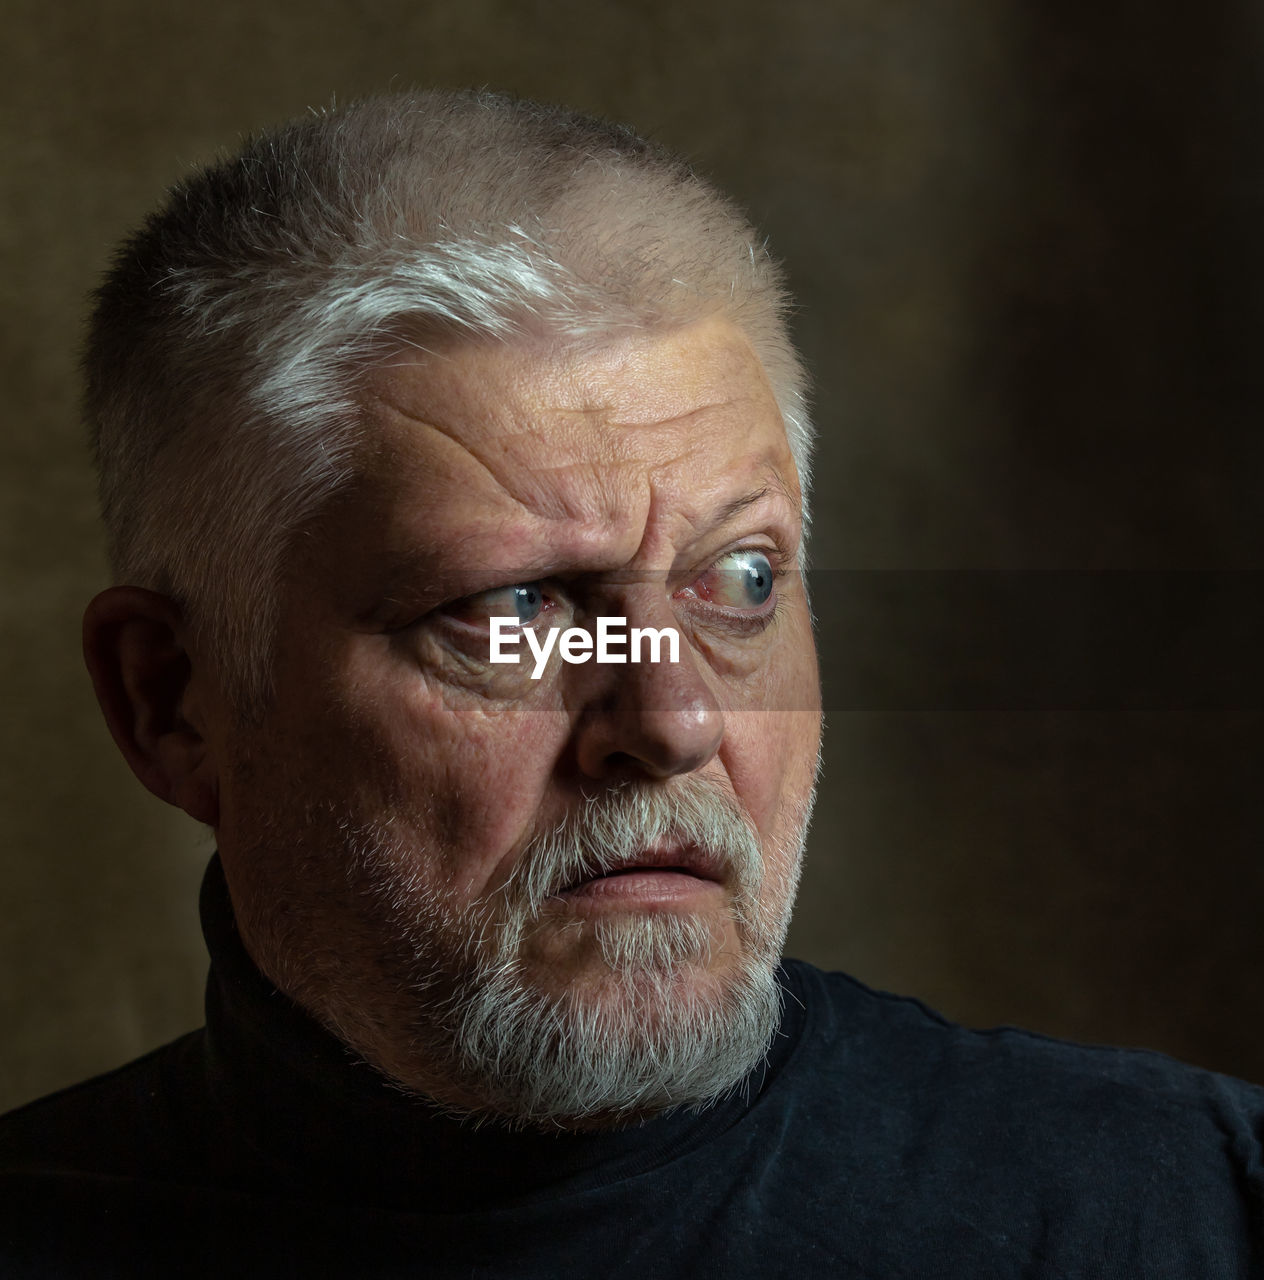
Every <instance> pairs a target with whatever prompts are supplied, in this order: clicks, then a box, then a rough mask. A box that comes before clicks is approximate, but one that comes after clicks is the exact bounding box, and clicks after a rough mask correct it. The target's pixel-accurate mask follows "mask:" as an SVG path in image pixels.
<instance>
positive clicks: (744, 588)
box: [698, 551, 774, 609]
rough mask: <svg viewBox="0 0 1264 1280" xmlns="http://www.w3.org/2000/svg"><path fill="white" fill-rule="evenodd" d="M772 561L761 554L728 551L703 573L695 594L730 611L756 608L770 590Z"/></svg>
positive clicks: (765, 598)
mask: <svg viewBox="0 0 1264 1280" xmlns="http://www.w3.org/2000/svg"><path fill="white" fill-rule="evenodd" d="M773 578H774V574H773V568H772V562H771V561H770V560H769V559H768V557H767V556H766V555H764V553H763V552H762V551H730V552H729V554H728V555H726V556H722V557H721V558H720V559H719V560H717V561H716V562H715V564H713V565H712V566H711V568H710V569H708V570H707V571H706V573H705V574H703V576H702V578H701V579H700V580H699V582H698V590H699V594H700V595H702V596H703V597H704V598H705V599H707V600H713V601H714V602H715V603H716V604H722V605H726V606H728V607H729V608H730V609H758V608H759V607H760V606H761V605H763V604H765V603H767V601H768V598H769V597H770V596H771V595H772V587H773Z"/></svg>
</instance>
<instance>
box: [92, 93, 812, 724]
mask: <svg viewBox="0 0 1264 1280" xmlns="http://www.w3.org/2000/svg"><path fill="white" fill-rule="evenodd" d="M786 305H787V302H786V296H785V292H784V288H783V284H782V277H781V272H780V270H779V268H778V266H777V264H776V263H775V262H774V260H773V259H772V257H771V256H770V254H769V253H768V250H767V247H766V245H765V244H764V242H763V241H762V239H761V238H760V237H759V236H758V235H757V234H756V233H755V231H754V230H753V229H752V227H751V226H750V224H749V223H748V221H747V220H746V218H745V217H744V216H743V215H742V213H741V212H740V211H739V210H738V209H737V208H736V207H735V206H734V205H733V204H732V203H730V202H729V201H728V200H727V199H726V198H725V197H723V196H722V195H720V194H719V193H718V192H717V191H716V190H715V189H714V188H713V187H711V186H710V185H709V184H708V183H707V182H705V181H704V180H703V179H702V178H700V177H699V176H698V175H697V174H696V173H694V172H693V171H692V170H691V169H690V167H689V166H688V165H686V164H685V163H684V162H682V161H681V160H679V159H677V158H675V157H673V156H671V155H669V154H667V153H666V152H664V151H663V150H661V149H660V148H658V147H657V146H655V145H653V144H651V143H648V142H646V141H645V140H643V139H641V138H639V137H637V136H636V135H635V134H633V133H632V132H630V131H629V130H627V129H624V128H622V127H619V126H615V125H611V124H609V123H606V122H603V121H599V120H595V119H591V118H588V117H585V116H582V115H578V114H576V113H574V112H571V111H568V110H564V109H561V108H556V107H549V106H542V105H540V104H537V103H532V102H527V101H521V100H516V99H512V98H509V97H506V96H503V95H500V94H494V93H488V92H417V93H404V94H395V95H389V96H381V97H374V98H370V99H366V100H364V101H361V102H357V103H353V104H350V105H346V106H340V107H336V108H331V109H329V110H326V111H322V112H317V113H313V114H311V115H309V116H307V117H305V118H302V119H299V120H295V121H293V122H291V123H289V124H285V125H282V126H280V127H278V128H276V129H274V130H270V131H267V132H264V133H261V134H258V135H257V136H254V137H252V138H250V139H248V140H247V141H246V143H245V145H244V146H243V147H242V149H241V150H240V151H239V152H238V153H237V154H236V155H234V156H232V157H230V158H226V159H222V160H220V161H218V162H216V163H214V164H212V165H210V166H209V167H207V168H206V169H204V170H202V171H200V172H197V173H195V174H193V175H192V176H190V177H188V178H187V179H185V180H184V181H182V182H180V183H179V184H178V185H177V186H175V187H174V188H173V189H172V191H171V193H170V195H169V198H168V200H167V202H166V204H165V205H164V207H162V208H161V209H160V210H159V211H158V212H157V213H155V214H153V215H152V216H151V217H150V218H149V219H148V221H147V222H145V223H144V225H143V226H142V227H141V228H140V230H139V231H138V232H137V233H136V234H135V235H134V236H132V237H131V238H130V239H129V240H128V241H126V242H125V243H124V245H123V246H122V248H121V249H120V251H119V253H118V255H117V258H116V260H115V262H114V265H113V268H112V270H111V271H110V272H109V274H108V276H107V277H106V279H105V281H104V283H103V285H102V287H101V288H100V289H99V290H98V291H97V294H96V306H95V311H94V314H93V318H92V324H91V328H90V333H89V337H88V341H87V345H86V350H85V359H84V366H85V375H86V395H85V410H86V417H87V421H88V425H89V431H90V435H91V439H92V443H93V449H94V452H95V456H96V461H97V467H98V473H99V477H100V492H101V506H102V512H103V517H104V522H105V527H106V533H107V541H108V550H109V556H110V561H111V567H112V571H113V574H114V577H115V581H116V582H120V583H130V584H134V585H137V586H143V587H148V588H150V589H152V590H155V591H159V592H162V593H164V594H166V595H168V596H170V597H171V598H173V599H174V600H176V601H177V602H178V603H179V604H180V605H181V607H182V608H183V609H184V611H185V615H186V618H187V620H188V622H189V625H190V626H191V627H192V628H193V630H194V633H195V634H196V635H197V636H198V638H199V641H200V643H202V644H203V645H205V646H206V648H207V651H208V652H209V653H210V655H211V656H212V658H213V660H214V662H215V664H216V666H217V668H218V670H219V673H220V676H221V679H222V681H223V683H224V686H225V688H226V689H227V690H228V692H229V694H230V696H231V697H232V698H233V700H234V702H235V704H236V707H237V709H238V711H239V712H240V713H241V715H242V716H243V717H246V718H250V717H253V716H255V715H257V714H258V713H259V712H260V711H261V710H262V708H263V707H265V706H266V704H267V700H268V697H269V694H270V689H271V683H270V679H271V675H270V673H271V655H272V645H273V639H274V634H275V625H276V585H277V583H278V581H279V579H280V575H281V573H282V572H283V569H284V562H285V554H286V551H287V548H288V547H289V545H290V543H291V541H292V539H293V537H294V536H295V534H296V532H297V531H298V530H299V529H300V528H301V527H302V526H303V525H304V523H306V522H307V521H309V520H310V519H311V518H312V517H313V516H314V515H315V514H316V512H317V511H319V509H320V507H321V506H322V504H323V503H324V502H326V501H327V500H328V499H329V498H331V497H332V496H333V495H334V494H335V493H337V492H338V491H339V490H340V488H342V487H343V486H344V485H345V484H346V483H347V482H348V481H349V480H350V479H351V478H352V477H353V476H354V474H355V463H356V456H357V447H358V445H359V444H360V442H361V441H362V439H363V431H364V424H363V421H362V415H361V413H360V411H359V409H358V407H357V394H358V388H359V387H360V385H361V379H362V377H363V375H364V372H365V370H366V369H367V368H368V367H369V366H370V365H371V364H372V362H373V361H374V359H375V358H379V359H380V358H381V357H382V356H383V355H384V354H385V353H386V352H387V351H388V350H390V349H392V348H393V347H395V346H398V345H399V344H400V342H401V341H418V340H422V341H424V340H425V339H426V338H427V337H430V338H434V339H437V340H443V339H452V340H460V339H463V338H467V337H468V338H470V339H480V338H481V339H491V340H506V341H508V340H512V339H513V338H515V337H518V336H539V335H543V336H546V337H548V338H550V339H551V340H555V341H557V342H559V343H577V344H583V343H586V342H597V341H600V340H602V339H604V338H606V337H608V336H616V335H618V334H620V333H624V332H635V331H646V330H657V329H667V328H671V327H675V326H678V325H681V324H685V323H688V322H690V321H691V320H694V319H697V318H700V317H701V316H703V315H709V314H716V313H718V314H722V315H724V316H726V317H727V318H729V319H730V320H732V321H733V322H734V323H735V324H736V325H737V326H738V327H739V328H740V329H741V330H742V331H743V332H744V333H745V335H746V337H747V339H748V341H749V342H750V343H751V346H752V348H753V349H754V351H755V354H756V356H757V357H758V358H759V360H760V361H761V363H762V364H763V366H764V369H765V371H766V373H767V374H768V377H769V380H770V382H771V384H772V388H773V391H774V394H775V396H776V398H777V402H778V405H779V407H780V409H781V412H782V415H783V417H784V419H785V423H786V429H787V435H788V438H789V441H790V445H791V449H792V451H793V453H794V456H795V460H796V462H797V464H798V467H799V471H800V475H801V477H802V481H803V484H804V488H805V491H806V486H807V481H808V464H809V453H810V444H811V428H810V425H809V422H808V417H807V413H806V407H805V382H804V375H803V372H802V368H801V366H800V363H799V361H798V359H797V358H796V355H795V352H794V350H793V347H792V345H791V342H790V339H789V335H788V332H787V327H786V319H785V314H786Z"/></svg>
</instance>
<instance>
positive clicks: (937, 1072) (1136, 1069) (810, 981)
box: [786, 960, 1264, 1117]
mask: <svg viewBox="0 0 1264 1280" xmlns="http://www.w3.org/2000/svg"><path fill="white" fill-rule="evenodd" d="M786 973H787V976H788V977H789V978H790V982H789V984H788V992H787V998H789V999H794V998H796V996H797V997H798V998H800V999H802V1000H803V1003H804V1005H805V1008H806V1021H807V1025H808V1026H809V1027H810V1028H811V1034H812V1035H813V1036H814V1037H815V1039H816V1040H817V1041H818V1044H819V1046H821V1047H823V1048H825V1049H826V1050H827V1053H826V1060H827V1061H828V1060H833V1061H835V1062H837V1063H838V1065H840V1066H841V1065H843V1064H844V1063H846V1064H847V1065H848V1066H849V1067H851V1068H859V1069H862V1070H863V1069H864V1064H865V1062H866V1061H870V1062H872V1063H874V1064H875V1065H876V1066H877V1067H878V1068H879V1069H882V1070H890V1069H891V1068H892V1067H893V1066H896V1065H897V1064H898V1065H899V1067H900V1071H899V1074H900V1076H901V1077H902V1078H904V1079H906V1080H908V1079H913V1080H920V1081H922V1082H930V1081H935V1080H940V1081H942V1080H944V1079H945V1078H947V1079H951V1078H953V1077H954V1076H956V1075H957V1074H964V1075H968V1076H969V1078H970V1079H971V1082H972V1084H973V1086H975V1087H978V1086H980V1085H983V1084H986V1083H988V1082H989V1081H991V1082H992V1083H993V1084H994V1085H995V1087H999V1088H1004V1089H1007V1090H1014V1091H1016V1092H1020V1093H1021V1092H1023V1091H1025V1090H1036V1091H1039V1092H1041V1093H1044V1092H1047V1091H1053V1092H1054V1093H1057V1092H1061V1091H1065V1092H1067V1093H1070V1094H1074V1095H1076V1096H1079V1095H1080V1094H1081V1093H1082V1092H1083V1091H1084V1090H1086V1089H1087V1090H1093V1089H1096V1088H1098V1087H1103V1086H1104V1087H1116V1088H1118V1089H1120V1090H1122V1091H1124V1092H1129V1093H1135V1094H1136V1095H1138V1096H1139V1097H1142V1098H1149V1099H1151V1100H1153V1101H1154V1102H1155V1103H1161V1104H1162V1105H1165V1106H1168V1105H1170V1106H1173V1107H1176V1108H1179V1107H1181V1106H1185V1105H1189V1106H1194V1107H1202V1106H1203V1105H1204V1104H1205V1102H1206V1100H1207V1099H1208V1098H1215V1099H1218V1100H1220V1101H1221V1102H1222V1103H1223V1104H1224V1105H1226V1106H1229V1107H1230V1108H1233V1109H1236V1110H1240V1111H1241V1112H1242V1113H1243V1114H1254V1115H1255V1116H1257V1117H1260V1116H1264V1087H1261V1086H1259V1085H1254V1084H1250V1083H1248V1082H1247V1081H1244V1080H1237V1079H1234V1078H1232V1077H1230V1076H1224V1075H1220V1074H1218V1073H1216V1072H1213V1071H1207V1070H1204V1069H1202V1068H1200V1067H1193V1066H1189V1065H1188V1064H1186V1063H1183V1062H1179V1061H1177V1060H1176V1059H1175V1058H1171V1057H1168V1056H1167V1055H1166V1054H1163V1053H1158V1052H1156V1051H1154V1050H1150V1049H1125V1048H1117V1047H1113V1046H1108V1045H1093V1044H1078V1043H1075V1042H1072V1041H1069V1040H1060V1039H1057V1038H1056V1037H1053V1036H1047V1035H1042V1034H1041V1033H1039V1032H1035V1031H1027V1030H1024V1029H1023V1028H1021V1027H1011V1026H1001V1027H988V1028H971V1027H965V1026H962V1025H960V1024H959V1023H955V1022H953V1021H951V1020H950V1019H948V1018H945V1017H944V1016H943V1015H942V1014H939V1013H937V1012H936V1011H935V1010H933V1009H931V1008H929V1007H928V1006H927V1005H925V1004H923V1003H922V1002H921V1001H920V1000H917V999H914V998H912V997H909V996H899V995H892V994H891V993H889V992H884V991H876V990H874V989H872V988H870V987H867V986H865V984H864V983H862V982H859V981H857V980H856V979H855V978H852V977H850V976H849V975H848V974H845V973H826V972H823V971H822V970H819V969H816V968H814V967H813V966H812V965H808V964H804V963H803V962H801V961H793V960H792V961H787V962H786ZM914 1048H916V1051H917V1052H916V1055H915V1057H913V1058H910V1056H909V1053H910V1050H912V1049H914ZM831 1049H833V1050H837V1051H838V1056H837V1057H835V1056H834V1055H832V1054H830V1053H829V1052H828V1051H829V1050H831Z"/></svg>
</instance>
